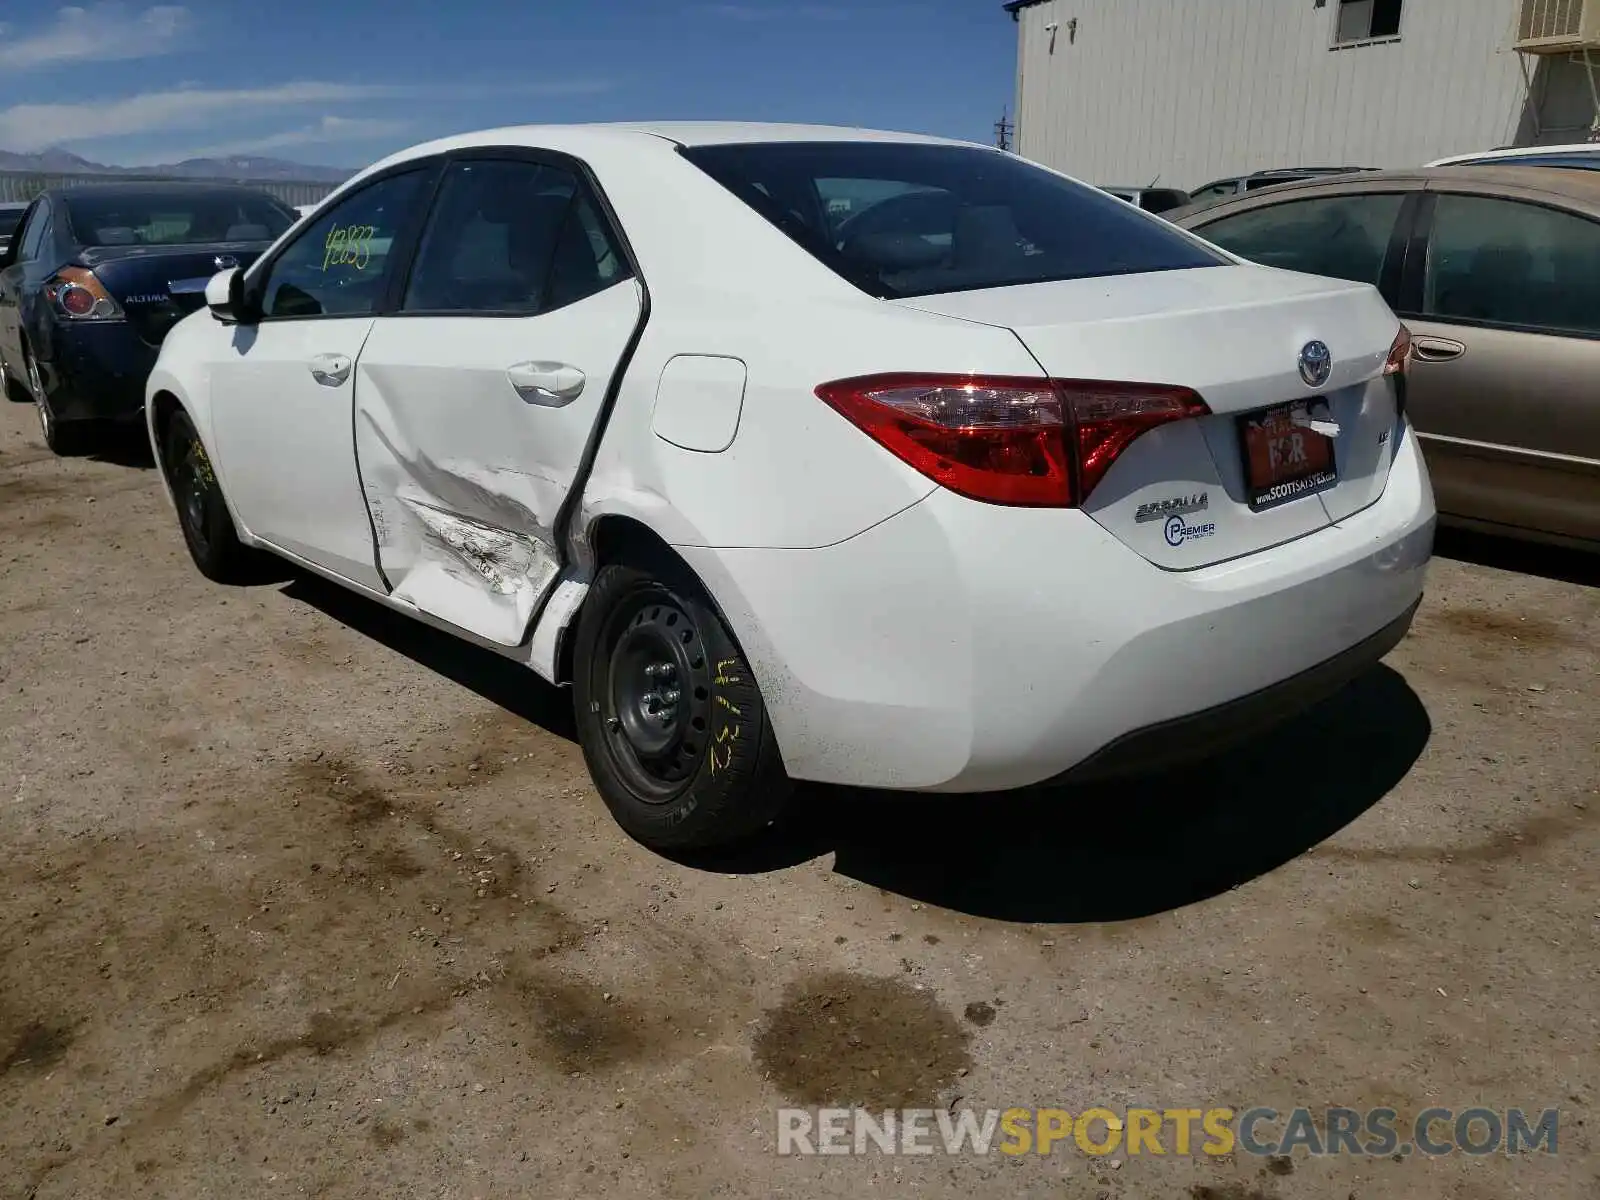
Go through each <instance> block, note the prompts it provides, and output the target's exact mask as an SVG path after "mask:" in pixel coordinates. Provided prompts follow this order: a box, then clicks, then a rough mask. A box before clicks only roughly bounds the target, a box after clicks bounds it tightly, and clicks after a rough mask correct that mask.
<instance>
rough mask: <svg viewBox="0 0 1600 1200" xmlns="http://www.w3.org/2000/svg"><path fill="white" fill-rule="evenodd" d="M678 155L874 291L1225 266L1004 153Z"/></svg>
mask: <svg viewBox="0 0 1600 1200" xmlns="http://www.w3.org/2000/svg"><path fill="white" fill-rule="evenodd" d="M682 153H683V155H684V157H686V158H687V159H688V160H689V161H690V162H692V163H694V164H695V165H696V166H698V167H699V168H700V169H701V170H703V171H705V172H706V173H707V174H708V175H710V176H711V177H712V178H713V179H715V180H716V181H717V182H718V183H720V184H722V185H723V186H724V187H726V188H727V189H728V190H729V191H731V192H732V193H733V194H734V195H736V196H738V197H739V198H740V199H741V200H743V201H744V202H745V203H746V204H748V205H749V206H750V207H751V208H753V209H755V210H756V211H757V212H758V213H760V214H761V215H762V216H763V217H765V218H766V219H767V220H768V221H770V222H771V223H772V224H773V225H775V226H776V227H777V228H778V229H780V230H782V231H783V232H784V233H785V234H787V235H788V236H789V237H790V238H792V239H793V240H794V241H796V242H798V243H799V244H800V245H801V246H802V247H804V248H805V249H806V250H808V251H810V252H811V254H813V255H814V256H815V257H816V258H818V259H820V260H821V261H822V262H823V263H825V264H826V265H828V266H829V267H831V268H832V269H833V270H835V271H837V272H838V273H839V274H840V275H842V276H844V278H846V279H847V280H849V281H850V282H851V283H853V284H855V285H856V286H857V287H859V288H861V289H862V290H863V291H866V292H869V293H870V294H872V295H874V296H881V297H885V298H888V297H895V296H927V295H933V294H935V293H939V292H956V291H970V290H973V289H976V288H993V287H1009V286H1012V285H1016V284H1027V283H1044V282H1048V281H1051V280H1057V279H1082V278H1086V277H1092V276H1103V275H1129V274H1135V273H1138V272H1143V271H1179V270H1185V269H1188V268H1191V267H1210V266H1219V265H1222V264H1223V260H1222V259H1220V258H1218V257H1217V256H1216V255H1214V254H1212V253H1210V252H1209V251H1207V250H1206V249H1205V248H1204V247H1202V246H1197V245H1195V244H1194V242H1192V241H1191V240H1189V239H1188V238H1186V237H1184V236H1183V235H1182V234H1180V233H1179V232H1177V231H1176V230H1173V229H1167V228H1164V227H1163V226H1161V225H1160V224H1158V223H1156V222H1154V221H1151V220H1149V219H1148V218H1147V217H1144V216H1142V215H1141V214H1140V213H1139V212H1138V211H1137V210H1135V209H1134V208H1133V207H1132V206H1131V205H1129V204H1128V203H1127V202H1125V201H1123V200H1119V199H1117V198H1116V197H1115V196H1111V195H1107V194H1106V193H1105V192H1102V191H1100V190H1099V189H1097V188H1089V187H1084V186H1082V185H1080V184H1075V183H1072V182H1070V181H1068V180H1065V179H1062V178H1061V177H1060V176H1059V175H1055V174H1052V173H1051V172H1049V171H1046V170H1044V169H1042V168H1040V167H1036V166H1034V165H1033V164H1031V163H1029V162H1027V161H1026V160H1025V159H1021V158H1016V157H1013V156H1012V155H1009V154H1004V153H1001V152H999V151H988V150H981V149H977V148H968V147H963V146H937V145H912V144H905V143H884V142H790V143H771V144H768V143H761V144H752V145H732V146H701V147H696V148H692V149H687V150H684V151H683V152H682Z"/></svg>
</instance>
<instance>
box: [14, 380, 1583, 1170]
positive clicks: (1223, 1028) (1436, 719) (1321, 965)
mask: <svg viewBox="0 0 1600 1200" xmlns="http://www.w3.org/2000/svg"><path fill="white" fill-rule="evenodd" d="M1440 549H1441V553H1442V555H1445V556H1444V557H1441V558H1440V559H1439V560H1438V561H1437V563H1436V565H1435V567H1434V569H1433V573H1432V577H1431V590H1430V594H1429V597H1428V600H1427V601H1426V606H1425V609H1424V611H1423V613H1422V615H1421V616H1420V617H1419V619H1418V623H1417V626H1416V629H1415V631H1414V633H1413V634H1412V635H1411V637H1410V638H1409V639H1408V640H1407V641H1406V642H1405V643H1403V644H1402V646H1401V647H1400V648H1399V649H1398V650H1397V651H1396V652H1395V653H1394V654H1393V655H1391V656H1390V658H1389V660H1388V662H1387V665H1386V666H1385V667H1383V668H1380V669H1378V670H1377V671H1375V672H1374V673H1372V674H1371V675H1370V676H1369V677H1367V678H1365V679H1364V680H1362V681H1361V682H1359V683H1358V684H1356V685H1354V686H1353V687H1351V688H1350V689H1348V690H1347V692H1346V693H1345V694H1343V695H1342V696H1340V697H1339V698H1337V699H1335V700H1334V701H1332V702H1330V703H1328V704H1327V705H1325V706H1323V707H1322V708H1320V709H1318V710H1317V711H1315V712H1313V713H1311V714H1309V715H1307V716H1306V717H1304V718H1303V719H1300V720H1298V721H1297V722H1296V723H1295V724H1293V725H1292V726H1291V727H1290V728H1289V729H1288V730H1287V731H1286V732H1285V733H1284V734H1283V735H1282V736H1281V737H1280V738H1278V739H1277V740H1276V741H1275V742H1274V743H1273V744H1272V745H1270V746H1253V747H1250V748H1247V749H1245V750H1242V751H1239V752H1237V753H1235V754H1233V755H1231V756H1229V757H1227V758H1224V759H1222V760H1219V761H1217V762H1215V763H1213V764H1211V765H1209V766H1207V767H1205V768H1203V769H1199V770H1192V771H1189V772H1186V773H1183V774H1182V775H1180V776H1177V777H1172V778H1166V779H1157V780H1151V781H1148V782H1147V783H1142V784H1139V785H1137V786H1123V787H1119V788H1106V789H1100V790H1078V791H1071V792H1067V791H1063V792H1059V793H1051V794H1046V795H1043V796H1035V797H1032V798H1026V799H1023V798H1017V797H965V798H947V799H912V800H907V799H896V798H892V797H880V796H874V795H860V794H852V793H846V792H840V791H825V790H818V789H810V790H807V791H805V792H804V793H803V794H802V797H801V802H800V812H799V815H798V816H797V818H796V820H795V821H794V823H793V824H792V825H791V826H790V827H789V828H787V829H785V830H784V831H782V833H781V835H780V836H774V837H772V838H769V839H767V840H766V841H765V842H764V843H763V844H762V845H761V846H759V847H756V848H753V849H752V850H750V851H748V852H744V853H741V854H740V855H738V856H737V857H733V858H728V859H726V860H724V861H715V862H698V863H674V862H669V861H666V860H664V859H662V858H660V857H657V856H655V855H653V854H651V853H649V852H647V851H645V850H643V849H642V848H640V847H639V846H637V845H635V844H633V843H632V842H630V841H629V840H628V839H627V838H626V837H624V836H623V835H622V834H621V833H620V831H619V830H618V829H617V828H616V826H615V825H613V823H612V822H611V820H610V818H609V816H608V814H607V813H606V811H605V809H604V808H603V806H602V805H601V803H600V801H599V799H598V798H597V797H596V795H595V794H594V792H593V791H592V790H591V788H590V787H589V785H588V780H587V777H586V774H585V772H584V768H583V762H582V758H581V755H580V754H579V752H578V749H577V748H576V746H575V745H574V744H573V742H572V740H571V725H570V718H569V715H568V710H567V702H566V697H565V695H564V694H563V693H558V692H556V691H554V690H552V689H549V688H547V687H545V686H544V685H543V684H541V683H540V682H539V681H538V680H537V679H536V678H535V677H534V676H533V675H532V674H531V673H530V672H528V671H526V670H525V669H522V668H519V667H516V666H514V665H511V664H508V663H505V662H503V661H501V660H498V659H496V658H493V657H492V656H488V655H485V654H480V653H478V652H476V651H474V650H472V649H470V648H468V647H466V646H464V645H462V644H460V643H457V642H454V641H452V640H450V639H448V638H446V637H443V636H441V635H436V634H434V633H432V632H430V631H428V630H426V629H424V628H422V627H420V626H416V625H413V624H411V623H408V622H405V621H403V620H401V619H400V618H398V617H394V616H391V615H389V614H387V613H385V612H384V611H381V610H379V609H378V608H376V607H374V606H371V605H369V604H367V603H365V602H363V601H360V600H357V599H354V598H351V597H348V596H347V595H346V594H345V593H342V592H340V591H338V590H336V589H334V588H332V587H329V586H326V585H324V584H322V583H319V582H315V581H306V580H299V579H294V578H291V577H288V576H285V578H284V579H283V580H282V581H280V582H276V583H269V584H263V585H262V586H259V587H253V588H248V589H233V590H230V589H225V588H220V587H216V586H213V585H211V584H209V583H207V582H206V581H205V580H203V579H202V578H201V577H200V576H199V574H197V573H196V572H195V571H194V570H193V569H192V567H191V566H190V564H189V562H188V559H187V557H186V555H185V553H184V550H183V547H182V543H181V540H180V538H179V535H178V532H177V528H176V525H175V523H174V519H173V518H172V516H171V514H170V512H169V510H168V507H167V504H166V501H165V499H164V497H163V496H162V495H161V494H160V492H159V485H158V483H157V481H156V478H155V476H154V474H153V473H152V472H151V471H150V470H149V469H147V466H141V465H140V463H139V462H138V454H137V453H136V452H134V451H133V450H131V449H130V450H126V451H117V452H115V453H112V454H110V455H109V456H102V457H100V458H91V459H79V460H71V461H57V460H56V459H54V458H53V457H52V456H50V455H49V454H48V453H46V452H45V451H44V450H43V448H42V447H41V445H40V444H39V440H38V433H37V428H36V426H35V425H34V423H33V417H32V411H31V409H28V408H26V407H23V406H19V405H15V404H5V405H0V914H3V915H0V1198H4V1200H11V1198H13V1197H15V1198H20V1197H32V1196H38V1197H41V1198H45V1197H51V1198H55V1197H99V1196H106V1197H110V1196H116V1197H146V1196H148V1197H161V1198H163V1200H179V1198H187V1197H202V1196H217V1195H225V1194H226V1195H236V1196H271V1197H280V1196H330V1197H332V1196H338V1197H346V1196H349V1197H383V1198H385V1200H389V1198H398V1197H449V1198H455V1197H460V1198H470V1197H511V1196H564V1195H606V1196H619V1197H620V1196H647V1195H649V1196H657V1195H659V1196H667V1197H704V1196H714V1195H723V1196H735V1195H761V1196H778V1195H792V1196H841V1197H843V1196H851V1197H854V1196H860V1195H863V1194H866V1191H867V1189H868V1188H869V1187H870V1188H875V1189H878V1191H879V1194H884V1195H900V1194H915V1195H919V1196H927V1197H942V1196H957V1197H963V1198H970V1197H972V1196H974V1195H981V1196H989V1195H994V1196H1006V1197H1008V1198H1009V1197H1068V1198H1077V1197H1082V1198H1085V1200H1090V1198H1095V1197H1107V1198H1113V1197H1137V1198H1144V1197H1153V1198H1157V1200H1163V1198H1168V1197H1170V1198H1173V1200H1299V1198H1302V1197H1305V1198H1310V1197H1319V1198H1323V1197H1336V1198H1338V1200H1343V1198H1344V1197H1346V1196H1351V1197H1359V1198H1360V1200H1369V1198H1376V1197H1406V1198H1407V1200H1425V1198H1428V1197H1461V1198H1463V1200H1497V1198H1499V1197H1506V1196H1513V1195H1520V1196H1530V1197H1541V1198H1554V1197H1568V1196H1570V1197H1579V1196H1585V1197H1593V1196H1595V1195H1600V1156H1597V1155H1596V1153H1595V1151H1596V1136H1595V1135H1596V1128H1595V1103H1596V1098H1597V1088H1600V1082H1597V1081H1600V1049H1597V1047H1600V1003H1597V1002H1596V994H1597V989H1600V792H1597V788H1600V748H1597V745H1596V738H1597V730H1600V688H1597V680H1600V657H1597V646H1600V564H1596V563H1594V562H1590V561H1586V560H1584V559H1582V558H1581V557H1578V556H1566V555H1558V554H1551V553H1542V552H1527V551H1521V550H1518V549H1516V548H1514V547H1508V546H1505V545H1500V544H1496V543H1490V542H1481V541H1474V540H1465V539H1460V538H1455V539H1449V540H1447V541H1443V542H1441V547H1440ZM855 1102H861V1103H866V1104H871V1105H875V1106H884V1105H918V1106H928V1107H947V1106H950V1105H953V1104H961V1105H970V1106H973V1107H976V1108H979V1109H983V1108H989V1107H996V1108H1006V1107H1010V1106H1017V1105H1020V1106H1032V1105H1060V1106H1062V1107H1064V1108H1067V1109H1069V1110H1071V1111H1081V1110H1083V1109H1084V1108H1087V1107H1089V1106H1091V1105H1105V1106H1109V1107H1113V1108H1117V1107H1120V1106H1124V1105H1140V1104H1145V1105H1151V1106H1154V1107H1157V1108H1163V1107H1166V1108H1170V1107H1196V1108H1207V1107H1212V1106H1217V1105H1228V1106H1232V1107H1235V1108H1237V1109H1243V1108H1245V1107H1249V1106H1252V1105H1257V1104H1261V1105H1271V1106H1273V1107H1276V1108H1278V1109H1279V1110H1281V1111H1287V1110H1289V1109H1291V1108H1293V1107H1294V1106H1295V1105H1297V1104H1303V1105H1309V1106H1313V1107H1316V1108H1321V1107H1324V1106H1328V1105H1348V1106H1351V1107H1356V1108H1367V1107H1370V1106H1374V1105H1385V1104H1386V1105H1389V1106H1392V1107H1394V1108H1396V1109H1398V1110H1400V1112H1401V1113H1402V1116H1403V1117H1404V1115H1405V1114H1414V1113H1415V1112H1417V1111H1418V1110H1420V1109H1422V1108H1425V1107H1428V1106H1430V1105H1433V1104H1438V1105H1441V1106H1445V1107H1452V1108H1455V1109H1457V1110H1459V1109H1461V1108H1465V1107H1468V1106H1470V1105H1473V1104H1480V1103H1481V1104H1484V1105H1487V1106H1490V1107H1497V1108H1500V1109H1502V1110H1503V1109H1505V1108H1508V1107H1519V1106H1520V1107H1525V1108H1529V1109H1533V1110H1539V1109H1542V1108H1545V1107H1551V1106H1559V1107H1560V1108H1561V1110H1562V1117H1561V1126H1560V1135H1559V1152H1558V1153H1557V1154H1555V1155H1553V1156H1551V1155H1546V1154H1535V1155H1529V1156H1523V1157H1520V1158H1507V1157H1506V1156H1504V1155H1495V1156H1489V1157H1487V1158H1469V1157H1466V1156H1463V1155H1462V1154H1459V1153H1458V1154H1454V1155H1452V1156H1450V1157H1448V1158H1443V1159H1433V1160H1427V1159H1423V1158H1422V1157H1420V1156H1412V1157H1409V1158H1405V1159H1403V1160H1400V1161H1395V1160H1393V1159H1390V1158H1379V1159H1375V1160H1372V1159H1357V1158H1321V1159H1312V1158H1308V1157H1305V1156H1303V1155H1300V1156H1296V1157H1293V1158H1291V1159H1288V1160H1274V1161H1272V1162H1263V1160H1261V1159H1259V1158H1251V1157H1249V1156H1247V1155H1244V1154H1235V1155H1232V1156H1226V1157H1223V1158H1221V1159H1205V1158H1200V1157H1197V1156H1179V1155H1176V1154H1173V1153H1169V1154H1167V1155H1166V1156H1165V1157H1159V1158H1158V1157H1153V1156H1150V1155H1148V1154H1146V1155H1140V1156H1129V1155H1126V1154H1122V1155H1118V1156H1117V1157H1115V1158H1091V1157H1089V1156H1087V1155H1084V1154H1081V1153H1077V1152H1058V1153H1057V1154H1055V1155H1052V1156H1050V1157H1046V1158H1040V1157H1038V1156H1037V1155H1032V1156H1026V1157H1022V1158H1010V1157H1006V1156H1004V1155H1000V1154H990V1155H987V1156H976V1155H966V1156H963V1157H949V1156H945V1155H935V1156H932V1157H926V1158H902V1157H888V1156H884V1155H880V1154H873V1155H868V1156H864V1157H859V1158H858V1157H847V1158H820V1157H817V1158H801V1157H779V1156H778V1155H777V1154H776V1120H777V1118H776V1110H777V1109H778V1107H779V1106H782V1105H786V1104H811V1105H816V1104H835V1103H840V1104H849V1103H855Z"/></svg>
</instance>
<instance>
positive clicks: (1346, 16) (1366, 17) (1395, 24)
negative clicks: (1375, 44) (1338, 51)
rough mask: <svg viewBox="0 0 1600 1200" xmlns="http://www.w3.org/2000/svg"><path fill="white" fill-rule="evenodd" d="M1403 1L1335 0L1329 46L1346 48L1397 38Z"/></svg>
mask: <svg viewBox="0 0 1600 1200" xmlns="http://www.w3.org/2000/svg"><path fill="white" fill-rule="evenodd" d="M1403 4H1404V0H1339V11H1338V12H1337V13H1335V14H1334V21H1335V24H1334V29H1333V44H1334V45H1335V46H1348V45H1350V44H1351V43H1353V42H1370V41H1373V40H1375V39H1377V38H1392V37H1399V36H1400V9H1401V7H1402V5H1403Z"/></svg>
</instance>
